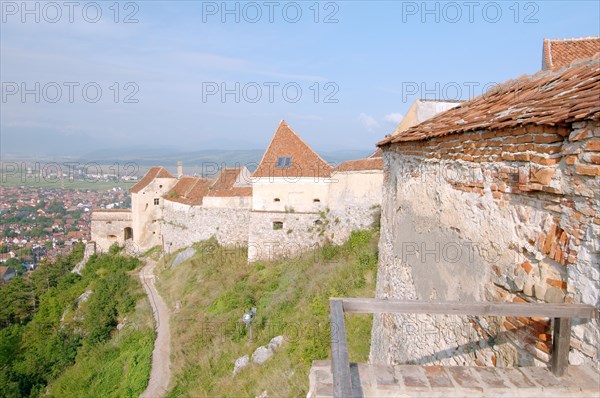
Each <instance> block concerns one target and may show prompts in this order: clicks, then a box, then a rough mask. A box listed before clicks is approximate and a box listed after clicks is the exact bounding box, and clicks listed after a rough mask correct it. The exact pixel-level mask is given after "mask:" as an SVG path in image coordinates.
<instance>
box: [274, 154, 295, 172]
mask: <svg viewBox="0 0 600 398" xmlns="http://www.w3.org/2000/svg"><path fill="white" fill-rule="evenodd" d="M291 164H292V157H291V156H280V157H278V158H277V165H276V166H275V167H277V168H278V169H288V168H289V167H290V165H291Z"/></svg>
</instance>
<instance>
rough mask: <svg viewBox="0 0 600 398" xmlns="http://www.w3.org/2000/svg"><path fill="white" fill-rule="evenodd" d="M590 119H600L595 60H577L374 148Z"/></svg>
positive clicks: (498, 89)
mask: <svg viewBox="0 0 600 398" xmlns="http://www.w3.org/2000/svg"><path fill="white" fill-rule="evenodd" d="M590 119H595V120H598V119H600V60H598V59H592V60H587V61H582V62H580V63H578V64H576V65H574V66H572V67H570V68H568V69H561V70H560V71H558V72H551V71H542V72H538V73H536V74H535V75H531V76H527V75H526V76H523V77H520V78H518V79H516V80H509V81H507V82H506V83H503V84H500V85H498V86H495V87H492V88H491V89H490V90H489V91H488V92H487V93H485V94H484V95H481V96H479V97H476V98H474V99H472V100H470V101H468V102H465V103H463V104H461V105H459V106H458V107H456V108H453V109H450V110H448V111H446V112H444V113H441V114H439V115H437V116H435V117H433V118H431V119H429V120H427V121H425V122H423V123H421V124H419V125H416V126H414V127H412V128H410V129H408V130H406V131H404V132H401V133H399V134H397V135H393V136H390V137H387V138H386V139H384V140H383V141H380V142H379V143H378V144H377V145H378V146H380V147H381V146H383V145H386V144H390V143H396V142H402V141H418V140H426V139H428V138H432V137H440V136H445V135H449V134H458V133H463V132H467V131H474V130H484V129H485V130H498V129H507V128H514V127H519V126H526V125H547V126H553V125H566V124H569V123H573V122H576V121H582V120H590Z"/></svg>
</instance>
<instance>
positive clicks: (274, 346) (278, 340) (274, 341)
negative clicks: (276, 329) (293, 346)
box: [267, 336, 283, 351]
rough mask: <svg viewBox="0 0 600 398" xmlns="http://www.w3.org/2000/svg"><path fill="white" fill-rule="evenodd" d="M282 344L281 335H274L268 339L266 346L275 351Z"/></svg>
mask: <svg viewBox="0 0 600 398" xmlns="http://www.w3.org/2000/svg"><path fill="white" fill-rule="evenodd" d="M282 344H283V336H275V337H273V338H272V339H271V341H269V344H268V345H267V347H268V348H269V349H270V350H271V351H277V349H278V348H279V347H280V346H281V345H282Z"/></svg>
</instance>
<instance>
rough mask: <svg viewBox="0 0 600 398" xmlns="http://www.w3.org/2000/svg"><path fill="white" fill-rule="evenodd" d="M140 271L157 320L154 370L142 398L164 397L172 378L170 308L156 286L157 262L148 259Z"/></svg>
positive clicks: (153, 355) (153, 360) (153, 352)
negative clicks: (155, 270) (155, 272)
mask: <svg viewBox="0 0 600 398" xmlns="http://www.w3.org/2000/svg"><path fill="white" fill-rule="evenodd" d="M146 261H147V264H146V266H144V268H142V270H141V271H140V280H141V282H142V285H143V286H144V290H145V291H146V294H147V295H148V300H150V305H151V306H152V312H153V315H154V320H155V321H156V341H155V342H154V350H153V351H152V370H151V371H150V380H149V381H148V387H147V388H146V391H144V392H143V393H142V395H140V398H158V397H164V396H165V394H166V393H167V387H168V385H169V380H170V379H171V335H170V332H169V308H168V307H167V304H166V303H165V301H164V300H163V299H162V297H161V296H160V294H158V292H157V291H156V287H154V267H156V262H155V261H153V260H152V259H150V258H149V259H147V260H146Z"/></svg>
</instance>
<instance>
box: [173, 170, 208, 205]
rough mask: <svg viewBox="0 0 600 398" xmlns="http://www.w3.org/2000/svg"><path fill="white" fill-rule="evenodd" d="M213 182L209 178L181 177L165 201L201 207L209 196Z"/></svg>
mask: <svg viewBox="0 0 600 398" xmlns="http://www.w3.org/2000/svg"><path fill="white" fill-rule="evenodd" d="M212 183H213V180H211V179H208V178H197V177H187V176H184V177H181V178H180V179H179V180H178V181H177V183H176V184H175V186H174V187H173V188H171V190H170V191H169V192H167V194H166V195H165V196H164V199H165V200H168V201H171V202H177V203H183V204H186V205H191V206H199V205H201V204H202V199H203V198H204V197H205V196H206V194H208V190H209V189H210V185H211V184H212Z"/></svg>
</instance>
